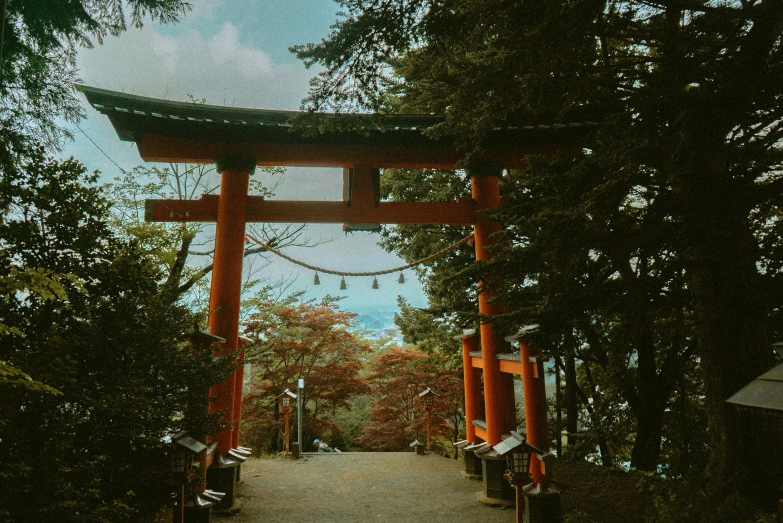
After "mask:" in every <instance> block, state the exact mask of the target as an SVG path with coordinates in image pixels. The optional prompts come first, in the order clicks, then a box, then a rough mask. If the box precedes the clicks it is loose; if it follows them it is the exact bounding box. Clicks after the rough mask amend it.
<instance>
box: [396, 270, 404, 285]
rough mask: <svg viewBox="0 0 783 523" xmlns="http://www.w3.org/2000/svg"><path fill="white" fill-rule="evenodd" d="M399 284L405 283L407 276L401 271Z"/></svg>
mask: <svg viewBox="0 0 783 523" xmlns="http://www.w3.org/2000/svg"><path fill="white" fill-rule="evenodd" d="M397 283H405V275H404V274H403V273H402V271H400V277H399V278H397Z"/></svg>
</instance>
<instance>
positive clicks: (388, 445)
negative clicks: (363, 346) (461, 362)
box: [359, 348, 462, 453]
mask: <svg viewBox="0 0 783 523" xmlns="http://www.w3.org/2000/svg"><path fill="white" fill-rule="evenodd" d="M367 379H368V381H369V383H370V384H371V386H372V395H373V398H374V401H373V405H372V408H371V413H370V419H369V421H368V422H367V424H366V425H365V427H364V432H363V433H362V435H361V437H360V438H359V443H360V444H361V446H362V448H363V449H364V450H370V451H402V450H407V449H408V446H409V444H410V443H411V442H412V441H413V440H415V439H417V440H419V441H420V442H422V443H424V442H426V439H427V414H426V410H425V408H424V400H422V399H421V398H420V397H419V393H420V392H422V391H423V390H424V389H426V388H427V387H430V388H432V389H433V390H434V391H435V392H436V393H437V394H438V397H436V398H435V404H434V409H433V412H432V438H433V441H432V443H433V450H434V451H439V452H442V453H445V452H447V449H446V447H445V445H444V442H443V441H442V440H439V438H446V439H449V440H451V441H454V440H456V439H457V436H458V435H459V431H460V423H461V420H462V414H461V413H462V379H461V373H460V372H459V370H450V369H447V368H445V366H444V365H443V364H442V362H438V361H435V357H434V356H428V355H427V354H425V353H424V352H422V351H421V350H419V349H417V348H395V349H391V350H390V351H389V352H387V353H386V354H383V355H381V356H379V357H378V358H377V359H376V361H375V363H374V364H373V366H372V372H371V374H370V375H369V376H368V378H367Z"/></svg>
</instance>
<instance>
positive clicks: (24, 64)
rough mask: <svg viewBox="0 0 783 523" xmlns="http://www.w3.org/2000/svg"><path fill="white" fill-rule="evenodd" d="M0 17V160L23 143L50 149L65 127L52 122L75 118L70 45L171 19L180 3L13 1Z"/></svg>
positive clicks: (183, 6) (163, 0)
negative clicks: (0, 29)
mask: <svg viewBox="0 0 783 523" xmlns="http://www.w3.org/2000/svg"><path fill="white" fill-rule="evenodd" d="M3 6H4V7H5V12H4V13H3V15H4V16H2V17H0V24H2V25H3V27H2V34H3V39H2V42H0V136H2V138H3V139H2V140H0V161H7V159H8V158H9V155H10V154H12V152H13V151H16V152H19V148H20V147H22V146H23V144H24V143H28V144H29V143H39V144H44V145H46V146H48V147H57V146H58V145H59V144H60V142H61V140H62V138H63V137H64V136H67V134H68V133H67V131H66V130H65V129H64V128H62V127H61V126H60V124H59V123H58V121H57V119H58V118H62V119H65V120H68V121H74V120H77V119H78V118H79V116H80V112H81V110H80V107H79V103H78V100H77V98H76V93H75V91H74V87H73V83H74V82H75V81H76V80H77V77H76V63H75V61H76V47H77V46H79V45H82V46H86V47H91V46H92V45H93V44H92V41H93V40H96V41H97V42H98V43H101V42H102V41H103V38H105V37H106V36H108V35H112V36H116V35H119V34H120V33H122V32H123V31H125V30H126V29H127V27H128V24H129V23H130V24H131V25H133V26H135V27H141V25H142V23H143V21H144V19H145V18H147V19H151V20H155V21H160V22H175V21H177V20H178V19H179V18H180V17H181V16H182V15H184V14H185V13H186V12H187V11H188V10H189V9H190V7H191V6H190V4H188V3H187V2H185V1H183V0H73V1H69V2H61V1H59V0H14V1H9V2H4V3H3Z"/></svg>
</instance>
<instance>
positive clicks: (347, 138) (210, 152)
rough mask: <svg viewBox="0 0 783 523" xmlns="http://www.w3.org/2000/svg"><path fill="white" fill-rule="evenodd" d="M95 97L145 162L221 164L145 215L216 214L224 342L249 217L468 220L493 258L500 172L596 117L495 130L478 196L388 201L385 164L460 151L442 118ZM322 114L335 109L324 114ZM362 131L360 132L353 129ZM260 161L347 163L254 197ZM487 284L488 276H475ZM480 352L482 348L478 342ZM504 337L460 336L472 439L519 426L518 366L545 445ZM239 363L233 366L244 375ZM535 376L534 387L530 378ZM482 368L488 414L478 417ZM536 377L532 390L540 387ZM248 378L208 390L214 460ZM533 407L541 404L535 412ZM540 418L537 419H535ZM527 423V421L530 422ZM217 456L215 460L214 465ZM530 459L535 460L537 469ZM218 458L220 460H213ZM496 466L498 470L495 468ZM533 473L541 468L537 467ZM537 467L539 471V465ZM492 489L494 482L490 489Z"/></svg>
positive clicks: (450, 156)
mask: <svg viewBox="0 0 783 523" xmlns="http://www.w3.org/2000/svg"><path fill="white" fill-rule="evenodd" d="M79 89H80V90H81V91H82V92H83V93H84V95H85V96H86V98H87V100H88V102H89V103H90V104H91V105H92V107H94V108H95V109H97V110H98V111H100V112H101V113H103V114H104V115H106V116H108V117H109V120H110V121H111V123H112V125H113V126H114V129H115V131H116V132H117V134H118V136H119V137H120V139H122V140H125V141H133V142H135V143H136V145H137V147H138V150H139V154H140V155H141V157H142V159H143V160H145V161H152V162H173V163H177V162H188V163H214V164H215V167H216V170H217V171H218V172H219V173H220V176H221V178H220V193H219V195H204V196H202V197H201V199H200V200H148V201H147V207H146V219H147V220H148V221H156V222H216V233H215V254H214V263H213V271H212V288H211V292H210V303H209V311H210V314H209V327H210V330H211V333H212V334H214V335H217V336H220V337H222V338H225V340H226V342H225V344H223V345H222V346H221V347H220V350H221V351H224V352H232V351H235V350H236V349H237V348H238V343H239V341H238V333H239V302H240V288H241V274H242V260H243V249H244V243H245V224H246V223H247V222H284V223H289V222H293V223H313V222H318V223H343V224H348V226H349V227H350V224H381V223H393V224H454V225H473V227H474V239H475V251H476V259H477V260H483V259H487V258H489V256H490V254H489V252H488V250H487V248H488V247H490V246H491V245H492V244H493V243H494V242H495V240H494V239H493V238H492V234H493V233H494V232H497V231H499V230H500V228H501V225H500V224H498V223H497V222H494V221H492V220H489V219H488V218H486V217H485V216H484V213H482V211H484V210H487V209H492V208H495V207H498V206H499V205H500V193H499V190H498V178H499V177H500V176H501V174H502V171H503V170H504V168H508V169H513V168H521V167H524V166H525V165H526V162H525V156H527V155H529V154H551V153H553V152H555V151H556V150H558V149H561V148H565V147H573V146H574V145H575V144H576V143H579V142H580V141H581V138H582V137H583V136H584V135H585V132H586V131H589V130H590V129H591V128H592V127H593V126H595V125H596V124H595V122H591V121H589V120H587V119H586V118H585V117H583V116H582V115H573V114H572V115H571V119H570V120H566V121H561V122H558V123H552V122H551V121H537V120H536V119H534V118H532V117H528V118H527V119H525V121H524V122H523V123H520V124H519V125H517V126H509V127H505V128H502V129H501V128H498V129H495V130H493V131H491V132H490V133H489V136H488V139H487V141H486V143H485V144H484V146H483V147H482V149H481V152H480V153H477V154H474V155H473V156H472V157H471V162H470V163H469V164H468V165H467V166H466V167H465V171H466V173H467V175H468V176H469V177H470V183H471V198H470V199H467V198H465V199H460V200H458V201H456V202H435V203H432V202H382V201H380V199H379V193H378V185H377V184H378V169H379V168H385V167H387V168H388V167H398V168H440V169H453V168H455V166H456V165H457V164H458V163H459V162H460V161H461V160H463V159H464V157H465V152H464V151H460V150H459V149H457V148H456V147H455V146H454V145H453V144H452V143H451V142H450V141H449V140H448V139H447V138H440V139H431V138H429V137H427V136H426V135H424V134H422V131H424V130H426V129H428V128H430V127H432V126H433V125H436V124H438V123H440V122H442V121H443V119H442V117H440V116H435V115H385V116H380V115H341V116H339V118H342V120H340V121H341V122H345V121H346V119H347V120H348V121H350V122H353V123H354V124H355V125H354V128H355V129H356V130H354V131H353V132H348V131H342V132H332V133H324V134H320V133H317V132H315V133H308V134H302V133H301V132H292V124H291V120H292V118H294V117H297V116H300V115H302V113H298V112H292V111H268V110H259V109H240V108H228V107H218V106H209V105H196V104H190V103H182V102H172V101H166V100H158V99H153V98H146V97H140V96H133V95H127V94H123V93H117V92H112V91H107V90H103V89H97V88H93V87H86V86H80V87H79ZM322 118H323V119H325V120H326V121H329V120H330V119H336V118H338V115H322ZM357 131H361V132H357ZM257 165H262V166H280V165H282V166H336V167H342V168H343V170H344V171H343V172H344V176H343V180H344V181H343V183H344V187H343V194H344V196H345V197H344V200H343V201H274V200H265V199H264V198H262V197H260V196H249V195H248V183H249V177H250V175H251V174H252V173H253V171H254V170H255V167H256V166H257ZM479 284H480V285H481V282H479ZM479 311H480V312H481V314H483V315H486V316H491V315H494V314H498V313H499V312H502V305H501V304H499V303H494V302H492V301H491V296H490V295H489V294H488V293H480V294H479ZM479 344H480V352H478V351H477V350H476V349H479ZM505 345H506V342H505V340H503V339H502V338H501V336H500V335H499V334H498V333H497V332H496V331H495V330H494V329H493V328H492V326H491V325H490V324H488V323H482V324H481V328H480V335H479V336H475V335H467V336H464V337H463V346H464V363H465V400H466V420H467V421H466V425H467V437H468V440H469V441H470V442H471V443H477V442H478V441H479V439H480V440H483V441H484V442H486V443H489V444H490V445H495V444H497V443H499V442H500V441H501V437H502V435H503V434H506V433H508V432H509V431H511V430H514V429H515V428H516V412H515V405H514V385H513V374H520V375H524V376H525V378H526V379H525V380H524V386H525V390H524V393H525V400H526V401H525V405H526V407H528V410H527V419H528V440H529V441H530V442H531V443H532V444H533V445H535V446H536V447H538V448H540V449H544V450H547V449H548V448H549V446H548V441H547V440H548V435H547V433H546V407H545V403H544V409H543V411H541V409H540V408H533V406H532V405H530V406H529V405H528V400H531V401H532V400H534V399H535V398H536V397H538V398H539V400H540V401H543V399H542V398H543V392H542V391H543V368H542V363H541V361H540V358H536V357H534V355H531V354H530V353H529V348H528V347H527V346H526V345H525V344H524V343H521V350H522V356H519V355H514V356H511V355H508V354H504V352H505V351H504V350H503V347H504V346H505ZM239 372H240V371H238V373H239ZM534 375H536V376H540V377H541V379H540V380H538V381H539V383H538V385H537V386H536V384H535V383H533V379H530V378H529V376H534ZM481 378H483V388H484V400H483V405H484V412H485V419H484V420H479V419H476V418H475V416H477V415H478V412H479V410H480V405H481ZM534 387H536V390H534ZM241 390H242V383H241V378H239V377H238V375H235V376H233V377H232V378H230V379H228V380H227V381H225V382H223V383H220V384H217V385H215V386H214V387H213V390H212V391H211V392H212V394H213V395H216V396H219V399H218V400H217V401H215V402H214V403H213V404H212V405H211V410H213V411H225V412H226V413H227V414H226V419H227V420H228V421H230V422H231V426H230V427H229V428H227V429H226V430H224V431H223V432H221V433H220V434H217V435H216V440H217V443H218V445H217V453H218V458H219V459H218V462H227V463H230V461H231V460H230V456H231V453H233V452H234V449H236V447H237V446H238V444H239V420H240V417H241V415H240V411H241ZM533 413H535V414H533ZM539 418H540V419H539ZM531 429H532V430H531ZM214 466H215V465H213V467H214ZM532 466H533V465H531V467H532ZM218 468H219V467H218ZM226 468H227V469H228V473H226V474H224V475H223V476H225V477H224V478H223V479H218V480H217V481H218V483H219V484H218V485H215V487H214V488H216V489H217V490H223V491H230V492H227V496H226V498H224V504H227V505H228V506H230V505H231V504H232V503H233V494H234V492H233V491H234V483H233V482H234V479H235V477H236V474H235V469H233V468H230V467H226ZM493 470H494V469H493ZM502 471H503V468H502V467H501V469H500V476H498V474H497V472H492V475H493V476H496V477H495V478H494V479H495V480H497V481H493V480H492V478H489V480H490V481H489V483H488V478H486V474H485V482H484V484H485V489H486V490H487V495H488V496H489V497H500V495H501V487H500V486H499V485H500V484H501V483H504V482H503V480H502ZM533 473H534V474H536V471H535V470H533ZM539 474H540V471H539ZM493 485H497V487H495V486H493ZM495 488H496V489H497V492H496V491H495Z"/></svg>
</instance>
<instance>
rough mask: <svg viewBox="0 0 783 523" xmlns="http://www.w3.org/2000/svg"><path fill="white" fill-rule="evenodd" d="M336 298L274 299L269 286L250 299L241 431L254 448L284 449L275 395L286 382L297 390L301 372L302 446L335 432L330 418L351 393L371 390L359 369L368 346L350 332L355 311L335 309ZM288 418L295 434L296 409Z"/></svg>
mask: <svg viewBox="0 0 783 523" xmlns="http://www.w3.org/2000/svg"><path fill="white" fill-rule="evenodd" d="M336 302H337V300H336V299H334V298H329V297H327V298H324V299H323V300H322V301H320V302H316V301H315V300H309V301H301V295H293V296H291V297H289V298H285V299H283V300H281V301H277V300H275V299H274V298H272V296H271V294H270V293H269V292H268V291H263V292H262V293H261V294H260V295H259V296H257V297H256V299H255V300H254V301H253V306H254V310H255V311H256V312H255V313H253V314H252V315H251V316H250V317H249V319H248V321H247V322H246V328H245V335H246V336H247V337H248V338H249V339H250V340H251V341H250V343H249V344H248V345H247V347H248V352H247V362H248V363H250V364H251V366H252V371H251V372H250V373H249V375H250V382H251V383H250V391H249V393H248V394H247V395H246V396H245V400H244V406H243V424H244V427H243V434H244V437H245V438H246V443H247V444H249V445H250V446H252V447H253V448H255V449H258V450H266V451H269V452H276V451H278V450H280V449H281V448H282V446H281V444H280V441H281V440H280V435H281V433H282V432H283V429H284V427H283V416H281V415H280V412H279V406H278V404H277V402H276V401H275V397H276V396H277V395H278V394H280V393H281V392H283V390H285V389H286V388H288V389H290V390H292V391H296V386H297V381H298V380H299V378H303V379H304V380H305V388H304V389H303V391H302V398H301V400H302V437H303V440H304V444H303V446H302V449H303V450H308V449H310V446H311V445H310V444H309V443H310V442H311V441H312V440H313V438H328V437H329V436H330V435H335V434H338V433H339V432H340V427H338V426H337V425H336V424H335V423H334V422H333V421H332V420H333V418H334V415H335V413H336V412H337V411H338V410H339V409H350V408H351V399H352V398H354V397H355V396H358V395H362V394H367V393H368V392H369V386H368V385H367V383H366V381H365V380H364V379H363V378H362V377H361V375H360V373H361V370H362V368H363V360H364V359H365V358H366V356H367V353H368V352H369V351H370V347H369V345H368V344H367V343H365V342H363V341H361V340H360V339H358V338H357V337H356V336H354V334H352V333H351V332H350V331H349V329H350V328H351V327H353V324H354V318H355V316H356V315H355V314H353V313H350V312H345V311H342V310H340V309H339V307H338V306H337V303H336ZM290 423H291V425H292V434H296V430H295V425H296V410H295V409H294V410H293V411H292V415H291V420H290ZM332 439H334V436H332ZM293 441H295V437H292V438H291V442H293ZM327 441H328V440H327ZM329 442H330V443H333V441H329Z"/></svg>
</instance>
